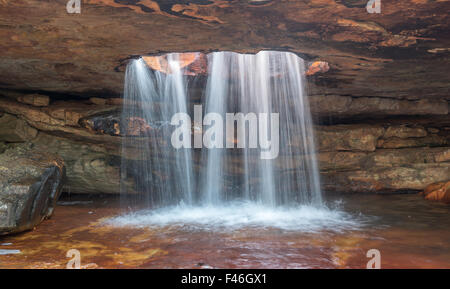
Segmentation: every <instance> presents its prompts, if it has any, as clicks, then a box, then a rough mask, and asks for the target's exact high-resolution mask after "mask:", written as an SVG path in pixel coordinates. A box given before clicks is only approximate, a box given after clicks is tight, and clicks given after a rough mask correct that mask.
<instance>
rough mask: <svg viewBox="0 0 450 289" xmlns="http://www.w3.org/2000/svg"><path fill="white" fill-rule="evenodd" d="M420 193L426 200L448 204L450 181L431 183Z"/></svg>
mask: <svg viewBox="0 0 450 289" xmlns="http://www.w3.org/2000/svg"><path fill="white" fill-rule="evenodd" d="M421 194H422V195H424V196H425V199H426V200H431V201H441V202H444V203H446V204H450V181H447V182H440V183H435V184H431V185H429V186H428V187H426V188H425V190H424V191H423V192H421Z"/></svg>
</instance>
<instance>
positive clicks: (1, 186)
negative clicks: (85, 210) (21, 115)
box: [0, 144, 65, 235]
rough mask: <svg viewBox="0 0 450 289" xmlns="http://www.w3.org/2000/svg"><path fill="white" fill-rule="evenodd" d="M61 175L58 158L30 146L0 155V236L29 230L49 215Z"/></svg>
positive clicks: (57, 194)
mask: <svg viewBox="0 0 450 289" xmlns="http://www.w3.org/2000/svg"><path fill="white" fill-rule="evenodd" d="M64 178H65V167H64V162H63V161H62V159H60V158H59V157H57V156H56V155H52V154H49V153H43V152H36V151H33V150H32V148H31V145H28V144H24V145H19V146H16V147H14V148H11V149H8V150H6V151H5V152H4V153H2V154H0V235H5V234H12V233H17V232H22V231H26V230H30V229H32V228H34V227H35V226H37V225H38V224H39V223H41V222H42V221H43V220H44V219H46V218H49V217H50V216H51V215H52V213H53V210H54V208H55V205H56V201H57V200H58V197H59V194H60V192H61V189H62V187H63V181H64Z"/></svg>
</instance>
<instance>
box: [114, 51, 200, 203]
mask: <svg viewBox="0 0 450 289" xmlns="http://www.w3.org/2000/svg"><path fill="white" fill-rule="evenodd" d="M179 58H180V54H177V53H172V54H169V55H167V65H168V68H169V69H170V71H171V73H164V72H162V71H155V70H152V69H150V68H149V67H148V65H147V64H146V63H145V61H144V60H143V59H142V58H140V59H137V60H132V61H131V62H130V63H129V64H128V66H127V69H126V73H125V85H124V103H123V109H122V119H121V124H122V125H121V131H123V132H122V134H124V135H125V136H124V137H123V141H122V164H121V196H124V197H128V196H133V195H135V194H138V195H139V196H140V198H139V199H138V200H137V201H138V202H139V203H142V201H143V202H144V203H146V204H147V205H149V206H150V205H151V206H154V205H169V204H173V203H177V202H180V201H183V202H185V203H188V204H190V203H192V199H193V196H192V192H193V191H194V183H193V182H194V176H193V170H192V155H191V151H190V150H176V149H174V148H172V147H171V145H170V135H171V133H172V127H171V125H170V120H171V117H172V116H173V115H174V114H175V113H178V112H185V113H187V111H188V110H187V99H188V92H187V83H186V82H185V77H184V75H183V70H182V68H181V67H180V66H179ZM168 140H169V142H168ZM130 178H131V179H132V181H133V182H134V187H133V188H130V185H129V182H130V181H129V179H130ZM174 180H178V181H174ZM142 199H144V200H142ZM133 200H134V199H133Z"/></svg>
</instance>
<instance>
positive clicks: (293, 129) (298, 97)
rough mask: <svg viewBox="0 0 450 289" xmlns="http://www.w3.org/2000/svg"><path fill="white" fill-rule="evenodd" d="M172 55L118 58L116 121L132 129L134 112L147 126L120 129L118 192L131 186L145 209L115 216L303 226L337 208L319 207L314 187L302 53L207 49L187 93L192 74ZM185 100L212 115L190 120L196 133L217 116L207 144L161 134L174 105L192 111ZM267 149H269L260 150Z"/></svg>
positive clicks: (330, 217) (330, 218)
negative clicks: (194, 87) (178, 143)
mask: <svg viewBox="0 0 450 289" xmlns="http://www.w3.org/2000/svg"><path fill="white" fill-rule="evenodd" d="M195 57H200V54H199V53H198V54H195ZM181 58H182V54H178V53H171V54H167V55H165V58H163V59H164V61H166V68H165V69H161V71H159V70H155V69H151V68H150V67H149V66H148V65H147V63H146V61H144V59H143V58H140V59H136V60H133V61H131V62H130V64H129V65H128V67H127V70H126V79H125V91H124V106H123V107H124V108H123V115H122V122H123V123H127V124H128V129H129V130H130V129H131V131H133V128H134V125H135V123H136V121H137V120H139V121H141V122H143V123H145V124H146V125H148V127H147V129H146V130H144V131H143V129H142V125H141V126H140V131H139V133H138V134H136V133H134V134H133V133H131V134H129V135H128V136H127V137H125V138H124V141H123V146H122V148H123V152H122V153H123V158H122V182H121V183H122V184H124V185H122V196H123V197H124V198H127V199H128V198H130V196H133V197H132V199H133V200H134V205H135V206H136V205H137V207H138V208H140V209H142V208H144V209H145V210H143V211H139V212H137V213H136V212H132V213H130V214H129V215H126V216H122V217H119V218H118V219H116V220H115V222H117V223H123V224H135V225H136V224H137V223H136V222H140V223H141V224H144V223H147V222H146V221H144V219H146V218H147V219H148V220H150V224H152V223H153V224H156V223H158V225H164V224H166V223H165V222H167V224H173V223H184V224H185V223H197V224H203V225H205V223H208V224H215V223H217V222H219V223H222V224H229V225H230V226H232V225H233V224H239V225H244V226H245V225H248V224H250V225H251V224H259V225H264V224H265V223H267V224H269V225H275V226H276V224H281V223H283V222H284V223H285V224H284V225H283V226H285V227H286V226H287V227H289V226H293V227H295V224H302V226H303V227H304V225H305V220H306V222H307V223H308V224H309V225H310V224H312V223H314V221H318V222H319V223H320V224H322V225H323V224H325V223H327V222H328V223H329V224H331V223H335V222H336V218H337V216H338V215H339V213H337V212H332V211H331V210H329V209H327V208H326V207H325V205H324V204H323V202H322V197H321V191H320V181H319V173H318V166H317V161H316V159H315V154H314V133H313V128H312V121H311V115H310V112H309V105H308V99H307V97H306V94H305V91H304V62H303V60H302V59H301V58H299V57H298V56H296V55H295V54H292V53H288V52H277V51H261V52H259V53H257V54H255V55H251V54H238V53H234V52H214V53H210V54H208V55H207V74H206V75H207V77H206V80H205V81H204V82H203V85H202V91H203V92H202V95H201V98H200V99H201V100H200V101H197V103H195V101H194V102H193V101H192V99H191V98H192V95H191V94H190V87H189V86H190V83H191V82H192V81H191V79H192V77H191V78H189V77H190V76H187V75H188V73H186V71H185V69H186V67H183V66H182V61H181ZM158 65H159V66H158V67H160V66H161V64H160V63H158ZM161 67H162V66H161ZM194 105H202V106H201V113H202V114H203V116H205V115H209V116H211V115H212V116H214V117H213V118H212V120H211V119H209V120H208V118H207V117H205V118H204V119H203V123H200V124H195V123H194V124H193V126H197V130H199V132H198V131H197V133H203V138H205V137H206V136H207V135H208V134H209V133H210V130H209V129H210V128H211V127H213V126H216V125H219V124H218V120H217V116H220V117H221V119H222V120H223V123H221V124H220V126H219V129H220V130H223V131H224V136H225V135H226V136H225V137H223V138H219V137H218V136H217V135H215V134H214V136H210V137H211V139H210V140H212V141H211V143H210V144H209V145H207V144H206V143H205V141H204V139H203V142H204V143H203V146H202V147H201V148H178V149H175V148H174V147H173V146H171V143H170V140H171V134H172V132H173V130H174V129H175V127H174V126H172V125H171V118H172V117H173V115H174V114H175V113H180V112H181V113H187V114H189V115H192V110H194V109H192V107H193V106H194ZM227 113H228V114H232V115H231V116H232V117H233V116H237V115H238V114H239V113H240V114H242V116H243V117H244V118H243V121H242V122H241V125H240V126H239V121H238V120H237V119H231V120H230V123H232V126H231V127H233V134H232V135H229V134H228V130H229V128H228V126H227V128H225V125H226V124H228V123H227V120H228V116H227ZM274 114H276V115H277V118H276V119H277V120H278V121H277V122H275V121H274V119H273V118H272V116H273V115H274ZM242 124H243V125H242ZM144 127H145V126H144ZM216 128H217V127H216ZM240 128H242V129H240ZM189 134H192V135H194V133H192V132H189ZM230 139H231V142H230ZM191 142H192V143H193V142H194V141H193V140H191ZM229 142H230V143H231V145H232V146H233V148H231V147H229V146H230V143H229ZM193 147H194V146H193ZM274 147H276V148H275V149H274ZM271 150H272V153H273V151H275V154H273V155H272V157H263V155H264V154H265V155H266V156H267V155H268V154H270V151H271ZM130 179H131V180H132V182H131V183H133V184H134V185H132V186H131V187H130V185H129V184H130ZM136 195H137V196H139V197H138V198H136ZM146 208H148V209H151V210H150V211H149V210H147V209H146ZM336 214H337V215H336ZM302 218H303V219H304V220H303V221H300V219H302Z"/></svg>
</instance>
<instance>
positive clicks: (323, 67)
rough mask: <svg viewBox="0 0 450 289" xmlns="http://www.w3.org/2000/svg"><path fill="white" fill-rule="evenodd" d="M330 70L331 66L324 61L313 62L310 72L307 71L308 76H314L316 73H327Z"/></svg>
mask: <svg viewBox="0 0 450 289" xmlns="http://www.w3.org/2000/svg"><path fill="white" fill-rule="evenodd" d="M328 70H330V66H329V65H328V63H327V62H324V61H315V62H313V63H312V64H311V65H310V66H309V68H308V70H307V71H306V75H314V74H316V73H325V72H327V71H328Z"/></svg>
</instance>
